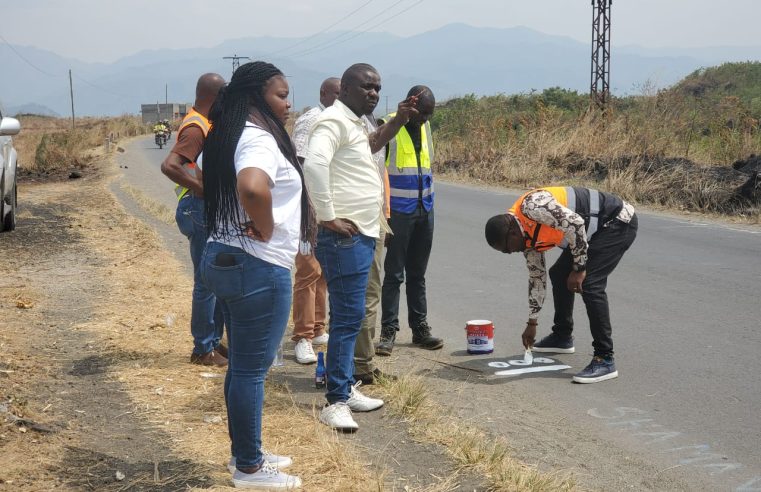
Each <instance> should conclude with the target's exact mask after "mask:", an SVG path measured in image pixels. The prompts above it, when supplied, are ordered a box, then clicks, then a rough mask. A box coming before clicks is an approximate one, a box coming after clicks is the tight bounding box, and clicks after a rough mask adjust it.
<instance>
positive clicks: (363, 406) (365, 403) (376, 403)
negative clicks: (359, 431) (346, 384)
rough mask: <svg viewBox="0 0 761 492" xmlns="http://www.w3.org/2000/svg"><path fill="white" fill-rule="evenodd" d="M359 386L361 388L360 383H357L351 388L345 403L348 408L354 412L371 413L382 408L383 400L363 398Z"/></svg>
mask: <svg viewBox="0 0 761 492" xmlns="http://www.w3.org/2000/svg"><path fill="white" fill-rule="evenodd" d="M360 386H362V381H357V383H356V384H355V385H354V386H352V387H351V393H350V394H349V399H348V400H347V401H346V404H347V405H349V408H351V409H352V410H353V411H355V412H371V411H373V410H377V409H379V408H380V407H382V406H383V400H381V399H378V398H370V397H369V396H365V395H363V394H362V393H360V392H359V387H360Z"/></svg>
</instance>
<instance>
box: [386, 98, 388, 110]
mask: <svg viewBox="0 0 761 492" xmlns="http://www.w3.org/2000/svg"><path fill="white" fill-rule="evenodd" d="M386 114H388V96H386Z"/></svg>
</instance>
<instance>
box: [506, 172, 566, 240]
mask: <svg viewBox="0 0 761 492" xmlns="http://www.w3.org/2000/svg"><path fill="white" fill-rule="evenodd" d="M540 189H541V190H544V191H549V192H550V193H551V194H552V196H553V197H554V198H555V200H557V202H558V203H559V204H561V205H562V206H564V207H568V191H567V189H566V188H565V187H563V186H550V187H547V188H540ZM535 191H539V190H531V191H529V192H527V193H524V194H523V195H521V197H520V198H518V200H516V202H515V203H514V204H513V206H512V207H510V210H508V212H509V213H510V214H512V215H513V216H515V218H516V219H518V222H520V224H521V227H522V228H523V235H524V237H525V239H526V249H534V250H536V251H547V250H548V249H552V248H554V247H555V246H560V245H561V244H562V243H563V241H564V240H565V236H564V235H563V231H561V230H560V229H555V228H553V227H550V226H547V225H543V224H539V223H538V222H536V221H535V220H532V219H529V218H528V217H526V216H525V215H524V214H523V211H522V210H521V208H522V207H521V206H522V205H523V200H525V199H526V197H527V196H528V195H530V194H531V193H534V192H535Z"/></svg>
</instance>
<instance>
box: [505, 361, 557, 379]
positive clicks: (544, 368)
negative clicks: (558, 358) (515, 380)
mask: <svg viewBox="0 0 761 492" xmlns="http://www.w3.org/2000/svg"><path fill="white" fill-rule="evenodd" d="M510 362H512V361H510ZM570 368H571V366H563V365H559V364H558V365H554V366H539V367H523V368H521V369H508V370H506V371H497V372H495V373H494V375H495V376H517V375H519V374H528V373H530V372H544V371H562V370H563V369H570Z"/></svg>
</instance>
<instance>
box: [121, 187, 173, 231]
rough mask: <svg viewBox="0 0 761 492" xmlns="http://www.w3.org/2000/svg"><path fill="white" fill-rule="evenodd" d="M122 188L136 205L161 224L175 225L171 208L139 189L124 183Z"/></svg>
mask: <svg viewBox="0 0 761 492" xmlns="http://www.w3.org/2000/svg"><path fill="white" fill-rule="evenodd" d="M120 187H121V189H122V190H124V192H125V193H126V194H127V195H129V196H130V198H132V199H133V200H135V203H137V204H138V205H140V207H142V208H143V210H145V211H146V212H147V213H149V214H150V215H152V216H153V217H155V218H156V219H158V220H160V221H161V222H163V223H165V224H169V225H174V224H175V220H174V215H175V211H174V210H170V209H169V207H167V206H166V205H164V204H163V203H160V202H159V201H157V200H154V199H153V198H151V197H150V196H148V195H147V194H145V193H143V192H142V191H140V190H139V189H137V188H135V187H134V186H132V185H130V184H127V183H125V182H124V181H122V182H121V183H120Z"/></svg>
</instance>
